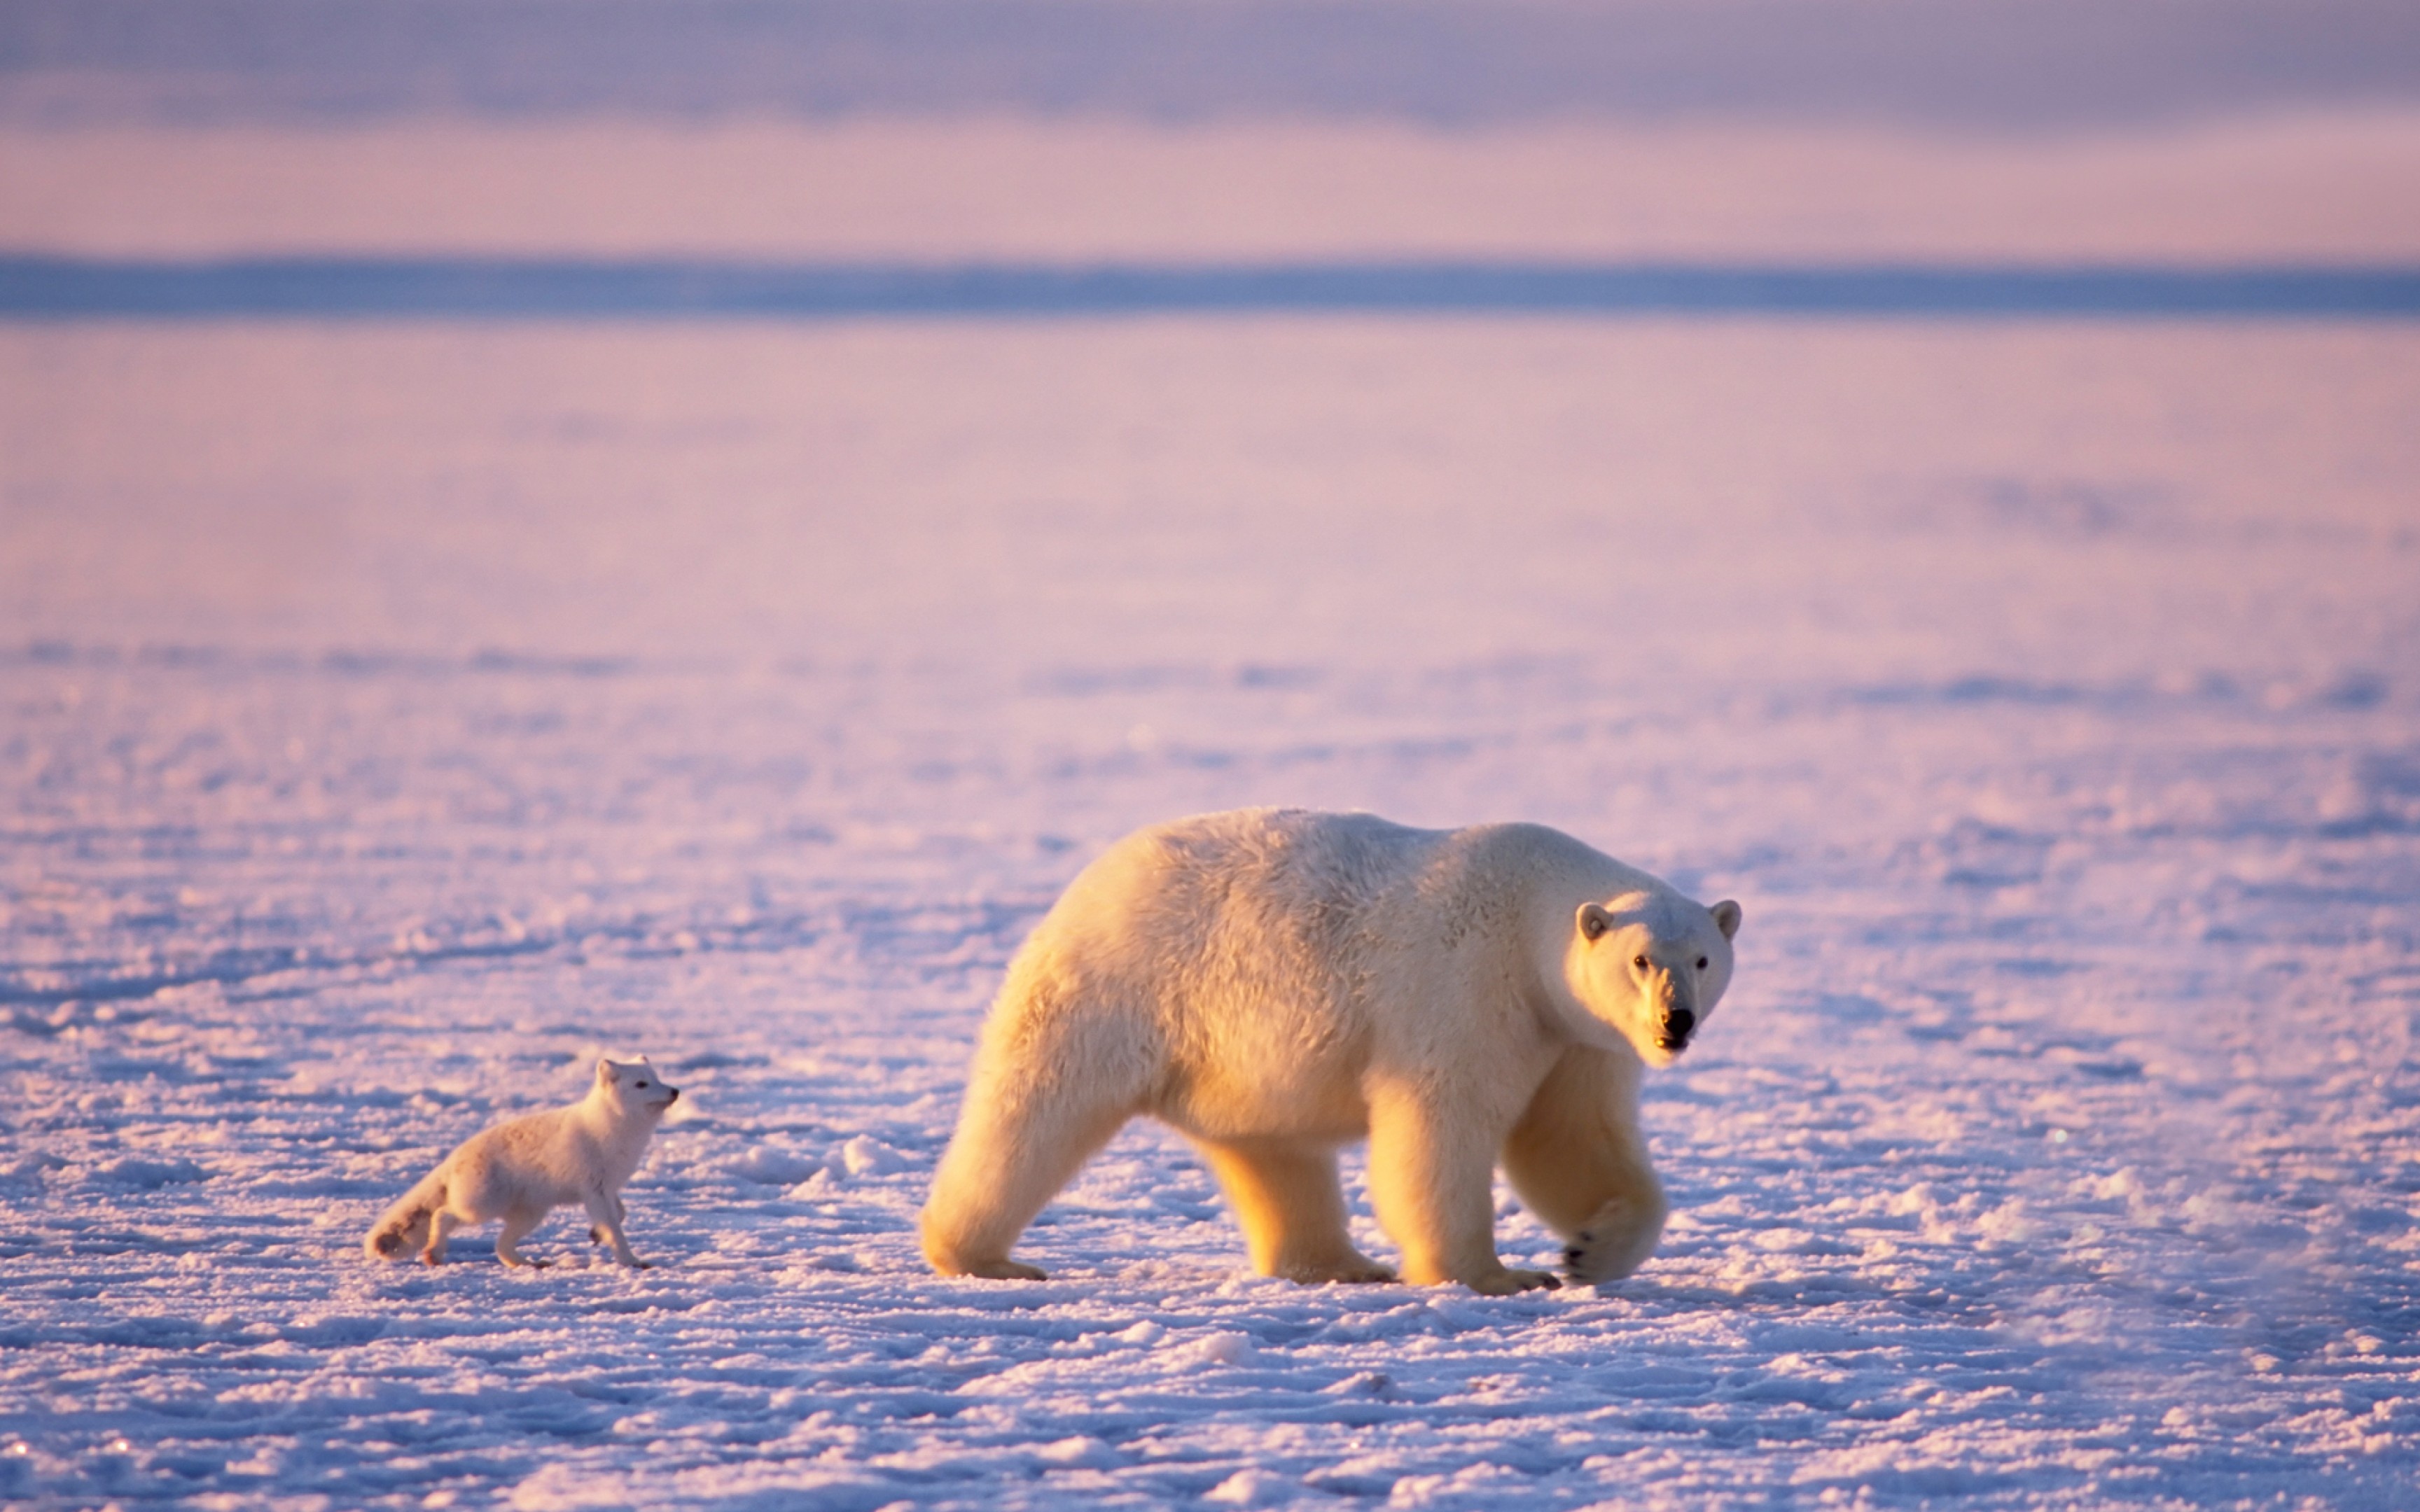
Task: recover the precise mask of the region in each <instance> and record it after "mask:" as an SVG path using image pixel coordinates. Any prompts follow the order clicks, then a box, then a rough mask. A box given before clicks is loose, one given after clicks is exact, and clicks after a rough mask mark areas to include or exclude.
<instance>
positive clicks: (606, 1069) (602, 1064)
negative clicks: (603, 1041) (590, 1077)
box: [597, 1056, 613, 1082]
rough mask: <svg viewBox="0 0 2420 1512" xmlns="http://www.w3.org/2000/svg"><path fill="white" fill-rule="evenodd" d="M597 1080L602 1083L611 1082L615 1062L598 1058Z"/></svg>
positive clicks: (601, 1057)
mask: <svg viewBox="0 0 2420 1512" xmlns="http://www.w3.org/2000/svg"><path fill="white" fill-rule="evenodd" d="M597 1080H598V1081H600V1082H610V1081H612V1080H613V1062H612V1061H611V1060H608V1059H607V1058H606V1057H603V1056H598V1057H597Z"/></svg>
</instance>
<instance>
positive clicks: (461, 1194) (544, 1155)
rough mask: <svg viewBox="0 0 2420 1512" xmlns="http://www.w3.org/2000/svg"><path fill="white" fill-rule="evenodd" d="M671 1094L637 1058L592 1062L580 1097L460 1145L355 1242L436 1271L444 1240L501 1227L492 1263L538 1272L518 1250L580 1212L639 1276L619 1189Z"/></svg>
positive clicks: (595, 1236) (375, 1253)
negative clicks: (554, 1219)
mask: <svg viewBox="0 0 2420 1512" xmlns="http://www.w3.org/2000/svg"><path fill="white" fill-rule="evenodd" d="M679 1096H680V1089H679V1088H675V1087H667V1086H665V1085H664V1081H663V1078H662V1077H660V1076H659V1075H657V1074H656V1069H655V1068H654V1067H653V1066H650V1065H649V1064H647V1060H646V1057H644V1056H642V1057H639V1058H638V1059H637V1060H633V1061H617V1060H599V1061H597V1079H596V1080H595V1082H593V1083H592V1084H591V1085H590V1086H589V1088H588V1095H587V1096H586V1097H584V1098H582V1099H581V1100H580V1101H579V1102H577V1103H572V1104H571V1105H570V1106H569V1107H562V1108H554V1109H551V1110H550V1111H548V1112H545V1113H533V1114H530V1115H528V1116H527V1117H526V1118H520V1119H512V1120H510V1121H509V1122H505V1123H500V1124H498V1125H496V1127H494V1128H492V1129H489V1130H488V1131H486V1132H485V1133H482V1134H474V1135H473V1136H472V1137H471V1138H469V1139H467V1140H464V1141H463V1142H462V1145H461V1147H460V1148H459V1149H456V1150H455V1151H454V1153H452V1154H451V1155H448V1156H446V1157H445V1159H444V1160H443V1161H442V1162H441V1163H440V1164H439V1165H438V1167H437V1169H435V1170H433V1171H431V1172H429V1173H428V1175H427V1177H426V1178H424V1179H423V1180H422V1181H421V1183H420V1184H419V1185H418V1186H415V1187H413V1188H412V1189H411V1191H410V1192H407V1193H405V1194H404V1196H403V1197H402V1199H401V1200H400V1201H398V1202H396V1205H395V1206H394V1207H392V1208H389V1209H388V1210H387V1211H386V1216H385V1217H383V1218H380V1220H379V1221H378V1227H374V1228H372V1229H371V1230H370V1231H369V1237H368V1238H367V1239H365V1240H364V1241H363V1242H362V1248H363V1251H364V1252H365V1254H367V1255H368V1256H369V1257H370V1258H372V1259H374V1260H390V1259H395V1258H397V1257H400V1256H401V1255H402V1254H403V1253H404V1252H405V1251H407V1250H411V1249H418V1250H419V1251H420V1257H421V1259H422V1260H423V1261H424V1262H426V1263H427V1264H429V1265H439V1264H442V1263H443V1262H444V1259H445V1239H446V1236H447V1235H449V1234H451V1233H453V1232H454V1230H455V1229H457V1228H459V1227H462V1226H464V1225H465V1224H483V1223H486V1222H488V1221H489V1220H490V1219H495V1218H501V1219H503V1220H504V1231H503V1232H501V1233H499V1234H498V1235H497V1236H496V1257H497V1258H498V1259H500V1260H503V1261H504V1263H505V1264H506V1265H546V1264H548V1263H550V1262H549V1261H546V1260H534V1259H531V1258H529V1257H526V1256H524V1255H522V1254H521V1253H520V1249H519V1248H518V1246H519V1245H520V1242H521V1240H522V1239H523V1238H525V1237H526V1236H527V1235H528V1234H529V1231H530V1230H531V1229H533V1228H535V1227H537V1226H538V1225H539V1224H540V1223H542V1222H543V1221H545V1218H546V1215H547V1214H548V1213H549V1212H551V1211H553V1210H555V1209H556V1208H560V1207H563V1206H565V1205H566V1204H567V1203H573V1202H577V1203H580V1204H582V1205H583V1206H585V1207H586V1208H587V1210H588V1221H589V1224H590V1225H591V1227H590V1228H589V1230H588V1237H589V1238H590V1239H591V1240H592V1241H594V1242H598V1243H608V1242H610V1243H611V1244H612V1245H613V1258H615V1259H616V1260H619V1261H620V1262H621V1263H622V1264H624V1265H630V1266H638V1267H641V1268H643V1269H644V1267H645V1266H646V1264H647V1262H646V1261H644V1260H642V1259H640V1258H639V1257H637V1256H636V1255H633V1254H632V1253H630V1242H629V1241H628V1239H627V1238H625V1237H623V1233H622V1216H623V1207H622V1197H621V1191H622V1185H623V1183H624V1182H626V1181H628V1180H629V1179H630V1176H631V1173H632V1172H634V1171H636V1170H637V1169H638V1168H639V1162H640V1161H641V1160H643V1159H644V1158H645V1156H646V1153H647V1137H648V1136H649V1135H650V1134H654V1133H655V1132H656V1124H657V1123H658V1121H659V1120H660V1119H662V1118H663V1115H664V1109H666V1108H668V1107H670V1106H672V1105H673V1103H674V1101H675V1099H676V1098H678V1097H679Z"/></svg>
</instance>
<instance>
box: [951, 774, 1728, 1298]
mask: <svg viewBox="0 0 2420 1512" xmlns="http://www.w3.org/2000/svg"><path fill="white" fill-rule="evenodd" d="M1739 920H1740V909H1739V905H1738V904H1737V903H1728V902H1726V903H1717V904H1715V905H1714V907H1713V908H1711V909H1709V908H1706V907H1703V906H1701V905H1699V904H1698V903H1692V902H1690V901H1689V900H1688V899H1687V898H1684V897H1683V896H1682V895H1681V894H1680V893H1679V892H1677V891H1675V890H1674V889H1672V888H1671V887H1668V886H1667V885H1666V884H1664V883H1662V882H1659V881H1657V880H1656V879H1655V878H1654V877H1652V876H1650V875H1648V874H1647V873H1646V872H1640V871H1637V870H1636V869H1634V868H1632V867H1628V866H1625V865H1623V864H1622V863H1621V862H1620V861H1617V860H1615V859H1613V858H1612V857H1611V856H1604V855H1600V854H1599V853H1597V852H1596V851H1593V850H1590V848H1589V847H1587V846H1585V845H1583V844H1581V843H1580V842H1579V841H1575V840H1573V839H1572V838H1571V837H1569V836H1567V835H1563V834H1559V833H1558V832H1557V831H1555V830H1552V829H1547V828H1545V827H1544V826H1541V825H1481V826H1477V827H1474V828H1469V829H1454V830H1427V829H1411V828H1406V827H1404V826H1403V825H1394V824H1389V823H1388V822H1387V821H1385V820H1383V819H1379V818H1376V817H1374V816H1373V815H1369V814H1327V813H1311V812H1305V811H1302V810H1241V811H1238V812H1233V813H1218V814H1205V815H1202V816H1200V817H1198V818H1192V819H1183V820H1179V821H1177V822H1175V823H1173V824H1169V825H1160V826H1158V827H1156V828H1152V829H1146V830H1142V831H1140V832H1139V833H1137V834H1134V835H1131V836H1128V837H1127V838H1126V839H1125V840H1123V841H1119V842H1118V843H1117V844H1116V845H1114V846H1112V847H1111V848H1110V849H1109V851H1108V852H1106V853H1105V854H1103V855H1102V856H1100V857H1099V858H1098V859H1097V860H1095V861H1094V862H1093V864H1092V865H1090V866H1088V867H1086V868H1085V869H1084V871H1083V872H1082V873H1081V874H1080V875H1078V877H1077V878H1076V880H1075V881H1074V882H1073V883H1072V884H1070V885H1069V887H1068V888H1067V890H1066V892H1065V894H1064V895H1063V896H1062V897H1061V898H1060V900H1059V902H1058V903H1057V904H1056V905H1055V906H1053V907H1052V909H1051V910H1050V912H1049V914H1048V916H1047V917H1046V918H1044V919H1043V921H1042V922H1041V924H1040V925H1039V926H1037V927H1036V928H1035V930H1034V932H1033V933H1032V937H1031V938H1029V939H1028V940H1027V941H1026V942H1025V946H1024V948H1023V949H1020V950H1019V951H1018V952H1017V955H1016V959H1015V960H1014V961H1013V962H1012V963H1011V964H1010V965H1009V970H1008V979H1007V981H1006V983H1005V984H1004V985H1003V986H1002V987H1001V994H1000V998H999V1001H998V1002H997V1003H996V1004H995V1005H994V1007H993V1009H992V1013H991V1017H990V1019H989V1021H988V1022H987V1023H986V1024H985V1028H984V1035H983V1043H982V1046H981V1048H980V1049H979V1050H978V1051H977V1053H976V1057H975V1061H974V1068H973V1072H972V1074H971V1077H970V1085H969V1087H968V1089H967V1100H966V1106H965V1108H964V1110H963V1111H962V1112H961V1114H960V1116H959V1120H958V1128H957V1134H956V1135H955V1136H954V1138H953V1139H952V1141H951V1143H950V1148H949V1151H948V1153H947V1154H945V1155H944V1156H943V1157H942V1160H941V1165H940V1169H939V1171H938V1172H937V1173H936V1175H935V1177H934V1181H933V1191H932V1196H931V1197H930V1199H929V1200H928V1201H927V1202H926V1203H925V1206H924V1215H923V1233H924V1253H925V1256H926V1257H927V1258H928V1259H930V1260H931V1262H932V1264H933V1266H934V1268H935V1269H936V1270H939V1271H940V1272H941V1273H945V1274H967V1275H979V1276H992V1277H1001V1278H1029V1279H1038V1278H1040V1277H1041V1275H1042V1272H1040V1271H1039V1270H1036V1269H1035V1268H1034V1267H1032V1266H1030V1265H1024V1264H1020V1263H1018V1262H1017V1261H1016V1260H1013V1259H1011V1258H1010V1257H1009V1251H1010V1248H1011V1246H1013V1245H1014V1244H1015V1243H1016V1239H1017V1236H1018V1235H1019V1234H1021V1233H1022V1232H1023V1231H1024V1229H1025V1227H1026V1225H1027V1224H1029V1223H1030V1222H1032V1219H1033V1216H1034V1215H1035V1214H1036V1213H1037V1212H1039V1211H1041V1210H1042V1207H1043V1205H1044V1204H1045V1203H1047V1201H1049V1199H1050V1197H1051V1196H1053V1195H1054V1194H1055V1193H1057V1192H1058V1191H1059V1189H1060V1188H1061V1187H1062V1186H1063V1185H1064V1184H1065V1183H1066V1182H1067V1180H1068V1179H1069V1178H1070V1177H1072V1176H1073V1175H1074V1174H1075V1172H1076V1169H1077V1167H1078V1166H1079V1165H1082V1164H1083V1162H1084V1161H1085V1160H1086V1159H1087V1158H1088V1157H1089V1156H1091V1155H1092V1153H1093V1152H1094V1150H1096V1149H1099V1148H1100V1147H1101V1146H1102V1145H1103V1144H1104V1143H1106V1142H1107V1141H1108V1140H1109V1136H1110V1135H1112V1134H1115V1133H1116V1132H1117V1130H1118V1129H1119V1128H1120V1127H1121V1126H1122V1125H1124V1124H1125V1121H1126V1120H1127V1119H1131V1118H1133V1117H1135V1116H1136V1115H1137V1114H1146V1113H1147V1114H1150V1115H1152V1116H1154V1117H1156V1118H1158V1119H1163V1120H1165V1121H1166V1122H1168V1123H1170V1124H1171V1125H1172V1126H1174V1127H1175V1128H1176V1129H1178V1130H1180V1131H1182V1132H1183V1133H1184V1134H1187V1136H1189V1137H1190V1138H1191V1139H1192V1141H1193V1142H1194V1144H1195V1145H1196V1146H1198V1147H1199V1148H1200V1149H1202V1153H1203V1154H1204V1155H1205V1156H1206V1157H1207V1159H1208V1161H1209V1163H1210V1165H1211V1167H1212V1169H1213V1170H1214V1171H1215V1172H1216V1173H1217V1174H1218V1180H1219V1183H1220V1184H1221V1185H1222V1186H1223V1187H1224V1188H1225V1190H1226V1193H1227V1196H1228V1198H1229V1200H1230V1201H1231V1202H1232V1203H1233V1207H1234V1210H1235V1214H1236V1217H1237V1219H1238V1221H1239V1222H1240V1223H1241V1224H1242V1226H1243V1229H1244V1235H1245V1239H1246V1242H1247V1243H1248V1245H1249V1249H1250V1253H1251V1258H1252V1263H1253V1265H1254V1266H1255V1267H1256V1268H1257V1269H1259V1270H1260V1271H1261V1272H1262V1273H1264V1274H1268V1275H1280V1276H1287V1277H1290V1278H1292V1279H1294V1280H1297V1281H1306V1282H1311V1281H1385V1280H1392V1279H1394V1273H1393V1272H1391V1271H1389V1270H1388V1268H1387V1267H1385V1266H1383V1265H1381V1264H1379V1263H1378V1262H1377V1261H1375V1260H1373V1259H1371V1258H1370V1257H1367V1256H1365V1255H1363V1254H1361V1253H1360V1252H1359V1251H1358V1250H1357V1249H1355V1248H1354V1246H1353V1243H1352V1241H1351V1240H1350V1239H1349V1238H1348V1237H1347V1233H1346V1227H1345V1209H1344V1199H1343V1196H1342V1192H1341V1190H1340V1188H1339V1187H1338V1184H1337V1177H1336V1150H1337V1148H1338V1147H1339V1146H1341V1145H1343V1144H1345V1143H1348V1142H1350V1141H1352V1140H1356V1139H1359V1138H1362V1137H1364V1136H1367V1137H1368V1139H1369V1140H1370V1191H1371V1196H1372V1198H1373V1202H1374V1204H1375V1207H1376V1209H1377V1217H1378V1222H1379V1224H1380V1226H1381V1227H1384V1228H1385V1229H1386V1231H1387V1233H1388V1236H1389V1237H1390V1238H1392V1239H1393V1240H1394V1242H1396V1244H1397V1245H1399V1246H1400V1247H1401V1249H1402V1251H1403V1265H1402V1269H1403V1274H1404V1277H1405V1278H1407V1279H1409V1280H1411V1281H1414V1282H1419V1283H1422V1284H1436V1283H1441V1282H1448V1281H1458V1282H1461V1283H1463V1284H1464V1285H1466V1286H1468V1287H1470V1288H1473V1289H1475V1290H1479V1291H1485V1292H1506V1291H1515V1290H1519V1289H1522V1288H1528V1287H1535V1286H1552V1285H1554V1284H1556V1283H1555V1278H1554V1277H1553V1276H1551V1275H1549V1274H1547V1273H1544V1272H1537V1271H1513V1270H1508V1269H1506V1267H1505V1266H1504V1264H1503V1262H1502V1261H1501V1260H1500V1259H1499V1258H1498V1257H1497V1253H1496V1244H1495V1225H1494V1203H1493V1198H1492V1182H1493V1175H1494V1168H1495V1166H1496V1165H1497V1162H1498V1161H1499V1160H1500V1161H1501V1163H1502V1165H1503V1166H1504V1170H1505V1174H1506V1175H1507V1176H1508V1177H1510V1178H1511V1180H1512V1185H1513V1187H1514V1189H1515V1190H1516V1191H1518V1192H1519V1193H1520V1195H1521V1196H1522V1198H1523V1200H1525V1201H1526V1202H1527V1203H1528V1205H1529V1207H1530V1208H1531V1209H1532V1211H1536V1212H1537V1213H1538V1214H1539V1215H1540V1216H1541V1217H1543V1218H1544V1219H1545V1220H1546V1221H1547V1222H1548V1223H1550V1224H1552V1225H1553V1226H1554V1227H1555V1228H1556V1229H1557V1230H1559V1232H1561V1233H1562V1234H1564V1235H1565V1236H1566V1237H1567V1238H1568V1240H1569V1241H1570V1247H1569V1249H1568V1251H1567V1258H1568V1259H1569V1261H1570V1265H1571V1269H1572V1272H1573V1273H1574V1274H1575V1276H1576V1277H1578V1278H1579V1279H1582V1280H1585V1281H1598V1280H1605V1279H1609V1278H1611V1277H1615V1276H1621V1275H1626V1274H1628V1273H1630V1272H1631V1271H1633V1270H1634V1269H1636V1268H1637V1265H1638V1264H1639V1262H1640V1261H1642V1260H1644V1259H1645V1258H1646V1257H1647V1256H1648V1254H1649V1253H1650V1252H1651V1251H1652V1249H1653V1248H1654V1246H1655V1241H1656V1238H1657V1236H1658V1235H1659V1234H1661V1233H1662V1231H1663V1227H1664V1215H1665V1201H1664V1194H1663V1189H1662V1187H1661V1186H1660V1185H1659V1184H1658V1183H1657V1181H1656V1180H1655V1172H1654V1169H1653V1167H1652V1165H1650V1163H1649V1160H1648V1151H1647V1141H1646V1137H1645V1134H1643V1133H1642V1131H1641V1130H1640V1128H1639V1123H1638V1085H1639V1078H1640V1074H1641V1070H1642V1067H1643V1066H1645V1065H1651V1064H1652V1065H1658V1066H1662V1065H1668V1064H1670V1062H1671V1060H1672V1058H1673V1057H1674V1056H1675V1055H1677V1054H1678V1053H1679V1051H1680V1049H1682V1048H1683V1047H1684V1046H1685V1044H1686V1042H1687V1039H1688V1035H1689V1034H1690V1033H1691V1032H1694V1027H1695V1026H1696V1025H1701V1024H1703V1022H1704V1020H1705V1017H1706V1015H1707V1014H1708V1013H1709V1012H1711V1011H1713V1009H1714V1003H1715V1001H1716V1000H1717V999H1718V998H1720V997H1721V996H1722V994H1723V989H1724V987H1725V986H1726V985H1727V984H1728V983H1729V982H1730V974H1731V946H1730V940H1731V936H1732V934H1733V933H1736V932H1737V930H1738V928H1739ZM1682 1011H1685V1014H1686V1016H1680V1015H1681V1013H1682Z"/></svg>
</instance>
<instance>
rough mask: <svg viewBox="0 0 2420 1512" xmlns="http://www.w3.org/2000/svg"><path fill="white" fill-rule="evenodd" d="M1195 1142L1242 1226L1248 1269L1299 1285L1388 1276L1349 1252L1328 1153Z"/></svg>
mask: <svg viewBox="0 0 2420 1512" xmlns="http://www.w3.org/2000/svg"><path fill="white" fill-rule="evenodd" d="M1200 1144H1201V1149H1202V1155H1203V1156H1204V1157H1205V1158H1206V1159H1207V1160H1208V1161H1209V1162H1210V1169H1211V1170H1212V1171H1213V1172H1215V1173H1217V1175H1218V1185H1219V1186H1220V1187H1222V1188H1223V1189H1225V1191H1226V1194H1227V1201H1228V1203H1229V1204H1230V1205H1231V1206H1232V1207H1233V1208H1234V1210H1235V1221H1236V1222H1237V1223H1238V1224H1240V1225H1241V1226H1242V1227H1243V1230H1244V1243H1245V1246H1246V1247H1247V1248H1248V1249H1249V1251H1250V1252H1251V1256H1252V1269H1254V1270H1255V1271H1258V1272H1260V1273H1261V1274H1263V1275H1274V1276H1282V1277H1284V1278H1285V1279H1286V1280H1288V1281H1299V1282H1303V1283H1305V1284H1306V1285H1309V1284H1315V1283H1318V1282H1323V1281H1346V1282H1358V1281H1392V1280H1394V1279H1395V1273H1394V1272H1392V1271H1390V1270H1388V1269H1387V1267H1385V1266H1383V1265H1380V1264H1379V1263H1378V1262H1377V1261H1375V1260H1373V1259H1372V1258H1370V1257H1368V1256H1367V1255H1364V1254H1362V1253H1361V1252H1360V1251H1359V1250H1357V1249H1356V1248H1354V1247H1353V1239H1352V1236H1351V1235H1350V1234H1349V1233H1348V1232H1347V1231H1346V1228H1345V1216H1344V1193H1343V1190H1342V1188H1341V1187H1339V1186H1338V1185H1337V1181H1336V1152H1335V1151H1334V1150H1332V1149H1328V1148H1326V1146H1324V1145H1309V1144H1297V1143H1295V1142H1293V1141H1290V1140H1275V1139H1270V1140H1235V1141H1226V1142H1220V1141H1213V1140H1208V1139H1204V1140H1202V1141H1200Z"/></svg>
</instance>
